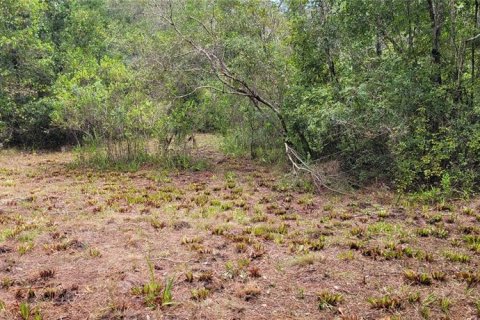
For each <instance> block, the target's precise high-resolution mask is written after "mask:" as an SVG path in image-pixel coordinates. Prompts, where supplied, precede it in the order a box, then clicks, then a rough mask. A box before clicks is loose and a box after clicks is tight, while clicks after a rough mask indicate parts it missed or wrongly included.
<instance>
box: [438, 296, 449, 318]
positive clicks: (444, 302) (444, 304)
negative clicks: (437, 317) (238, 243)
mask: <svg viewBox="0 0 480 320" xmlns="http://www.w3.org/2000/svg"><path fill="white" fill-rule="evenodd" d="M451 307H452V301H450V299H448V298H447V297H443V298H441V299H440V309H441V310H442V312H443V313H447V314H448V312H449V311H450V308H451Z"/></svg>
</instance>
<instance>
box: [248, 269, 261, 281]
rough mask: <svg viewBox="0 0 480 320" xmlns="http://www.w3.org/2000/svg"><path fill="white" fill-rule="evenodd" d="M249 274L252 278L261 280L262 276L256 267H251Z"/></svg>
mask: <svg viewBox="0 0 480 320" xmlns="http://www.w3.org/2000/svg"><path fill="white" fill-rule="evenodd" d="M248 274H249V275H250V277H252V278H259V277H260V276H261V274H260V269H259V268H258V267H256V266H252V267H250V269H248Z"/></svg>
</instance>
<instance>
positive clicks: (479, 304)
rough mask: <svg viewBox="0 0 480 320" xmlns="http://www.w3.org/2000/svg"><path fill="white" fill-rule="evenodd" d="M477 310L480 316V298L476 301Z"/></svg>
mask: <svg viewBox="0 0 480 320" xmlns="http://www.w3.org/2000/svg"><path fill="white" fill-rule="evenodd" d="M474 305H475V310H476V311H477V317H480V299H479V300H477V301H475V302H474Z"/></svg>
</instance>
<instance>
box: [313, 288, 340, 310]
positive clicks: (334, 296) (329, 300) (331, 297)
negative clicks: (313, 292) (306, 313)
mask: <svg viewBox="0 0 480 320" xmlns="http://www.w3.org/2000/svg"><path fill="white" fill-rule="evenodd" d="M317 301H318V308H319V309H320V310H324V309H327V308H328V309H330V308H333V307H335V306H338V305H339V304H340V303H341V302H342V301H343V296H342V295H341V294H340V293H334V292H329V291H323V292H320V293H318V294H317Z"/></svg>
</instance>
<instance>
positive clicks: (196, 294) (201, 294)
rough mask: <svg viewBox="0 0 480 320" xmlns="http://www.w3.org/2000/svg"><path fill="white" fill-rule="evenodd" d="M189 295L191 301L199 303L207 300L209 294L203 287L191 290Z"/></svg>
mask: <svg viewBox="0 0 480 320" xmlns="http://www.w3.org/2000/svg"><path fill="white" fill-rule="evenodd" d="M190 293H191V297H192V299H193V300H196V301H201V300H205V299H207V297H208V295H209V294H210V290H208V289H206V288H205V287H201V288H199V289H192V291H190Z"/></svg>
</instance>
